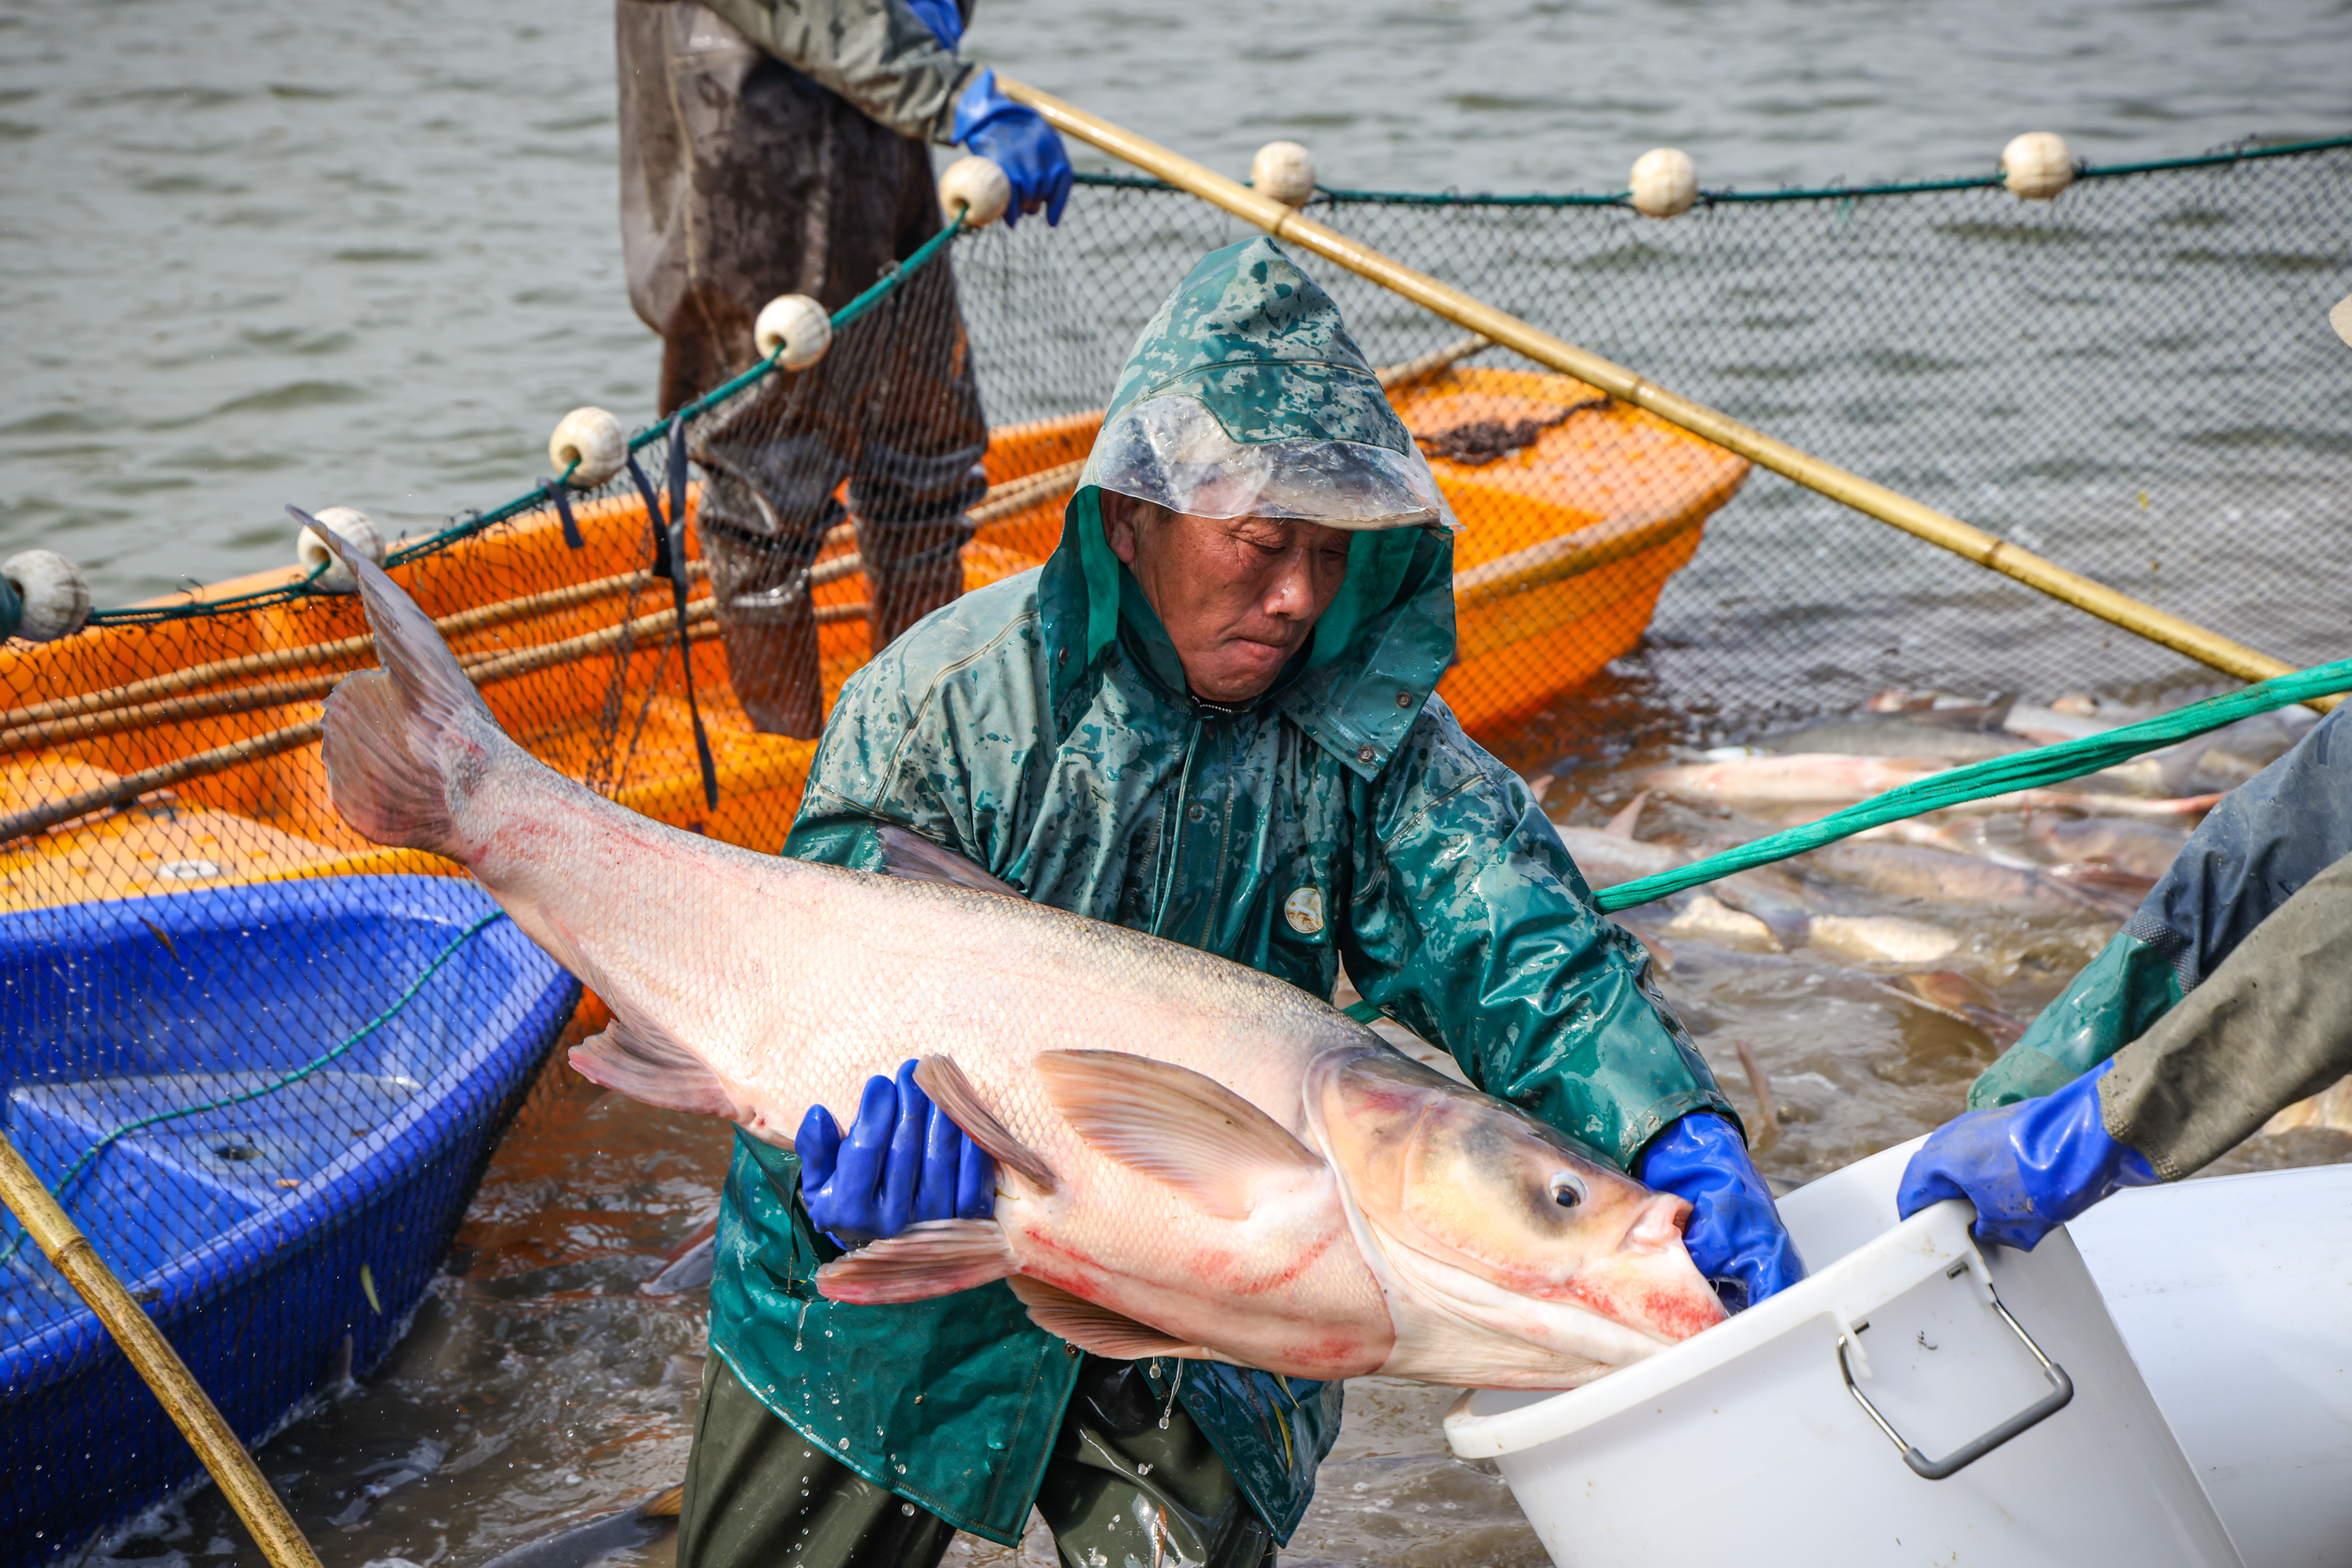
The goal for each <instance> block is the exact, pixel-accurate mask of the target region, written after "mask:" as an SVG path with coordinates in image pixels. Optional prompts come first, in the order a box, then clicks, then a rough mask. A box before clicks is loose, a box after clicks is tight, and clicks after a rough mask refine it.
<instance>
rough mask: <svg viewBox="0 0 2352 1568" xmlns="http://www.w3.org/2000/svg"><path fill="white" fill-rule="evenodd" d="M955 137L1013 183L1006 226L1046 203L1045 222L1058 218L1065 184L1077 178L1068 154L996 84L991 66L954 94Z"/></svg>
mask: <svg viewBox="0 0 2352 1568" xmlns="http://www.w3.org/2000/svg"><path fill="white" fill-rule="evenodd" d="M955 139H956V140H957V141H958V142H961V143H962V144H963V146H964V147H965V149H966V150H968V151H970V152H972V153H978V154H979V155H980V156H982V157H983V158H985V159H987V160H988V161H989V162H990V163H993V164H995V165H996V166H997V167H998V168H1000V169H1002V170H1003V171H1004V177H1005V178H1006V179H1008V180H1010V181H1011V182H1012V183H1013V200H1012V202H1011V204H1010V205H1007V206H1006V207H1005V209H1004V223H1005V226H1006V227H1008V228H1010V227H1011V226H1013V224H1014V223H1016V222H1018V221H1019V219H1020V216H1021V215H1022V214H1023V213H1034V212H1035V211H1036V210H1037V209H1038V208H1039V207H1044V208H1045V221H1046V222H1047V223H1049V224H1058V223H1060V222H1061V221H1062V209H1063V208H1064V207H1065V206H1066V205H1069V200H1070V185H1071V184H1072V182H1073V181H1075V180H1076V178H1077V176H1076V174H1072V173H1071V172H1070V155H1069V153H1067V152H1066V151H1065V150H1064V149H1063V147H1062V138H1061V136H1060V134H1059V133H1058V132H1055V129H1054V128H1053V127H1052V126H1050V125H1048V124H1046V123H1045V118H1044V116H1042V115H1040V114H1039V113H1038V112H1037V111H1036V110H1034V109H1030V108H1026V107H1024V105H1021V104H1018V103H1015V102H1013V100H1011V99H1009V98H1007V97H1005V96H1004V94H1003V93H1002V92H1000V91H998V90H997V87H996V73H995V72H994V71H992V70H984V71H982V72H981V73H980V74H979V75H978V76H976V77H974V78H972V79H971V86H970V87H967V88H965V89H963V96H962V97H961V98H959V99H957V100H956V106H955Z"/></svg>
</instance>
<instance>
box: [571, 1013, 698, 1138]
mask: <svg viewBox="0 0 2352 1568" xmlns="http://www.w3.org/2000/svg"><path fill="white" fill-rule="evenodd" d="M569 1059H570V1061H571V1063H572V1069H573V1070H574V1071H576V1072H577V1073H579V1074H580V1076H581V1077H583V1078H584V1079H589V1080H590V1081H592V1082H594V1083H601V1084H603V1085H604V1087H605V1088H606V1089H619V1090H620V1091H621V1092H622V1093H623V1094H625V1095H627V1096H628V1097H629V1098H630V1099H631V1100H643V1101H645V1102H646V1104H647V1105H658V1106H662V1107H664V1108H665V1109H667V1110H691V1111H694V1112H696V1113H698V1114H699V1115H703V1116H724V1117H728V1118H730V1120H731V1119H732V1118H733V1117H734V1115H735V1097H734V1096H733V1095H730V1094H729V1093H728V1092H727V1086H726V1085H725V1084H722V1083H720V1082H719V1075H718V1074H717V1073H715V1072H712V1071H711V1070H710V1064H709V1063H708V1062H706V1061H704V1060H703V1059H702V1058H700V1057H698V1056H697V1055H695V1054H694V1052H693V1051H692V1050H691V1049H689V1048H688V1047H686V1046H684V1045H682V1044H680V1043H679V1042H678V1041H677V1038H676V1037H673V1036H671V1035H670V1034H669V1033H668V1032H667V1030H665V1029H663V1028H662V1027H661V1026H658V1025H656V1024H651V1023H648V1022H646V1020H645V1019H643V1018H622V1017H615V1018H614V1020H613V1022H612V1024H611V1025H610V1026H608V1027H607V1028H606V1029H605V1030H604V1033H603V1034H601V1035H595V1036H592V1037H589V1038H587V1039H585V1040H583V1041H581V1042H580V1044H578V1045H576V1046H574V1047H572V1055H571V1057H570V1058H569Z"/></svg>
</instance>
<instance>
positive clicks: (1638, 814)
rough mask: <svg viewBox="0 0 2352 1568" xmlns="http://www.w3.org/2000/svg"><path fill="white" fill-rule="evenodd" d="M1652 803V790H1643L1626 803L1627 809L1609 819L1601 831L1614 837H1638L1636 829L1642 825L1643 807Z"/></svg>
mask: <svg viewBox="0 0 2352 1568" xmlns="http://www.w3.org/2000/svg"><path fill="white" fill-rule="evenodd" d="M1649 804H1650V792H1649V791H1648V790H1642V791H1640V792H1638V793H1637V794H1636V795H1634V796H1633V799H1632V800H1631V801H1629V802H1627V803H1626V805H1625V809H1624V810H1622V811H1621V812H1619V813H1618V814H1617V815H1616V816H1612V817H1611V818H1610V819H1609V826H1606V827H1604V828H1602V829H1601V832H1603V833H1606V834H1608V835H1609V836H1610V837H1613V838H1638V837H1640V835H1638V834H1637V833H1635V832H1634V829H1635V828H1637V827H1639V826H1641V825H1642V808H1643V806H1645V805H1649Z"/></svg>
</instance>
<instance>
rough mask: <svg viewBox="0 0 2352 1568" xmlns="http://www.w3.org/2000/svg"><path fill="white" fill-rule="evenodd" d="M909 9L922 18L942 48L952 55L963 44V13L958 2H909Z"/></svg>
mask: <svg viewBox="0 0 2352 1568" xmlns="http://www.w3.org/2000/svg"><path fill="white" fill-rule="evenodd" d="M907 9H908V10H909V11H912V12H913V13H914V14H915V15H916V16H918V17H919V18H921V20H922V24H923V26H926V27H929V29H930V30H931V37H934V38H937V39H938V40H939V41H940V47H941V48H943V49H946V50H948V51H949V52H950V53H952V52H954V49H955V47H956V46H957V45H958V44H961V43H962V42H963V12H962V10H961V8H960V7H958V6H957V5H956V0H907Z"/></svg>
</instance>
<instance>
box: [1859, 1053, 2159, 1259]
mask: <svg viewBox="0 0 2352 1568" xmlns="http://www.w3.org/2000/svg"><path fill="white" fill-rule="evenodd" d="M2114 1067H2115V1063H2114V1062H2113V1061H2105V1062H2102V1063H2100V1064H2099V1067H2098V1068H2097V1070H2096V1071H2094V1072H2089V1073H2085V1074H2084V1076H2083V1077H2081V1078H2078V1079H2075V1080H2074V1082H2072V1083H2070V1084H2068V1085H2067V1086H2066V1087H2065V1088H2063V1089H2060V1090H2058V1091H2057V1092H2056V1093H2055V1094H2045V1095H2042V1096H2041V1097H2040V1098H2038V1099H2034V1100H2018V1101H2017V1102H2015V1103H2014V1104H2011V1105H2003V1106H2000V1107H1997V1108H1995V1109H1993V1110H1971V1111H1969V1113H1968V1114H1967V1115H1965V1116H1962V1117H1960V1118H1958V1120H1957V1121H1948V1122H1946V1123H1945V1124H1944V1125H1943V1126H1941V1127H1938V1128H1937V1129H1936V1131H1933V1132H1931V1133H1929V1134H1928V1135H1927V1142H1926V1143H1924V1144H1922V1145H1920V1148H1919V1152H1917V1153H1916V1154H1914V1155H1912V1156H1911V1163H1910V1164H1909V1165H1907V1166H1906V1167H1905V1168H1904V1172H1903V1184H1902V1186H1901V1187H1899V1188H1897V1189H1896V1192H1895V1209H1896V1211H1897V1212H1899V1213H1900V1214H1901V1215H1903V1217H1904V1218H1906V1219H1909V1218H1910V1217H1911V1216H1912V1215H1915V1214H1917V1213H1918V1212H1919V1211H1920V1210H1921V1209H1924V1208H1926V1207H1927V1206H1928V1205H1931V1204H1937V1203H1941V1202H1942V1201H1943V1200H1945V1199H1946V1198H1966V1199H1968V1200H1969V1202H1970V1203H1972V1204H1974V1205H1976V1209H1977V1218H1976V1224H1975V1225H1974V1226H1971V1227H1970V1228H1971V1229H1973V1230H1974V1231H1975V1233H1976V1237H1977V1239H1978V1240H1979V1241H1985V1242H1997V1243H1999V1244H2000V1245H2001V1246H2003V1247H2022V1248H2025V1249H2026V1250H2028V1251H2031V1250H2032V1247H2033V1245H2034V1244H2035V1243H2036V1242H2038V1241H2040V1240H2041V1239H2042V1237H2045V1236H2047V1235H2049V1234H2050V1232H2051V1231H2053V1230H2054V1229H2056V1228H2057V1227H2058V1226H2062V1225H2064V1224H2065V1223H2066V1222H2067V1221H2068V1220H2070V1219H2073V1218H2074V1216H2075V1215H2079V1214H2081V1213H2082V1212H2083V1211H2084V1209H2086V1208H2089V1207H2090V1206H2091V1205H2093V1204H2095V1203H2097V1202H2098V1201H2099V1200H2100V1199H2101V1198H2104V1197H2105V1196H2107V1195H2108V1194H2111V1193H2114V1192H2116V1191H2118V1190H2120V1189H2122V1188H2124V1187H2145V1186H2148V1185H2151V1184H2154V1183H2155V1182H2156V1180H2157V1179H2158V1178H2157V1173H2156V1171H2155V1169H2154V1168H2153V1167H2152V1166H2150V1165H2149V1164H2148V1163H2147V1158H2146V1157H2145V1156H2143V1155H2142V1154H2141V1153H2140V1152H2139V1151H2138V1150H2137V1149H2134V1148H2133V1147H2131V1146H2130V1145H2129V1144H2127V1143H2122V1142H2117V1141H2116V1139H2115V1138H2114V1137H2112V1136H2111V1135H2110V1134H2109V1133H2108V1131H2107V1129H2106V1123H2105V1120H2104V1118H2103V1117H2102V1115H2101V1113H2100V1108H2099V1080H2100V1079H2103V1078H2105V1077H2106V1075H2107V1073H2108V1072H2109V1071H2110V1070H2111V1069H2113V1068H2114Z"/></svg>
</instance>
